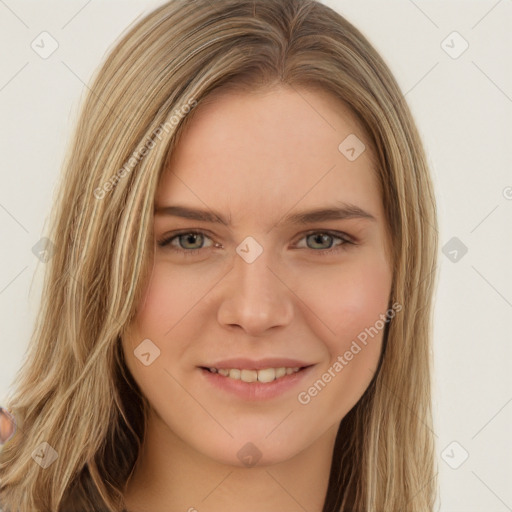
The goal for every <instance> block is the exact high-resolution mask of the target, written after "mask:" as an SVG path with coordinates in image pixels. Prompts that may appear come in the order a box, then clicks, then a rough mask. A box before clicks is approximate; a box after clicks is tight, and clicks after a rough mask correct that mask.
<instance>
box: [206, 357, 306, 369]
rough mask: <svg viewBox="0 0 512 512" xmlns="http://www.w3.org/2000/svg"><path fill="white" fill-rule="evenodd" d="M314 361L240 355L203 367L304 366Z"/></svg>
mask: <svg viewBox="0 0 512 512" xmlns="http://www.w3.org/2000/svg"><path fill="white" fill-rule="evenodd" d="M311 364H312V363H306V362H304V361H299V360H298V359H289V358H280V357H271V358H266V359H258V360H255V359H247V358H243V357H238V358H234V359H224V360H222V361H217V362H215V363H212V364H206V365H204V366H203V368H217V370H222V369H227V370H229V369H231V368H240V369H243V370H264V369H265V368H283V367H284V368H303V367H305V366H311Z"/></svg>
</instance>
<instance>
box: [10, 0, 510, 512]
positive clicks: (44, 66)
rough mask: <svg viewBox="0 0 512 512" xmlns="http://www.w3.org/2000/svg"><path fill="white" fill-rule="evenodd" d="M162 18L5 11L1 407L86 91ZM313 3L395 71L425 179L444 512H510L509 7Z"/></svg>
mask: <svg viewBox="0 0 512 512" xmlns="http://www.w3.org/2000/svg"><path fill="white" fill-rule="evenodd" d="M161 3H162V2H160V1H156V0H122V1H120V0H116V1H105V0H103V1H100V0H89V1H87V0H83V1H76V0H73V1H70V0H61V1H45V2H36V1H35V0H34V1H31V2H29V1H20V0H0V58H1V65H0V113H1V114H0V150H1V155H2V164H1V166H0V183H1V189H0V229H1V235H2V236H1V239H0V244H1V258H2V259H1V265H0V315H1V317H0V328H1V337H0V354H1V355H0V404H2V403H4V402H5V400H6V398H7V396H8V393H9V389H10V388H9V386H10V384H11V382H12V380H13V378H14V377H15V374H16V372H17V370H18V369H19V367H20V365H21V363H22V359H23V356H24V353H25V350H26V348H27V346H28V339H29V336H30V332H31V329H32V326H33V322H34V318H35V314H36V311H37V307H38V303H39V300H40V284H41V277H42V272H43V271H44V263H41V262H40V261H39V260H38V259H37V258H36V257H35V255H34V254H33V253H32V247H33V246H34V245H35V244H36V243H37V241H38V240H39V239H40V238H41V237H43V236H44V235H45V234H46V233H45V229H46V227H47V225H46V219H47V217H48V214H49V211H50V206H51V201H52V197H53V193H54V188H55V185H56V183H57V179H58V176H59V171H60V165H61V163H62V158H63V155H64V151H65V147H66V144H67V141H68V137H69V134H70V131H71V129H72V127H73V126H74V122H75V121H76V116H77V110H78V106H79V104H80V101H81V98H82V97H83V93H84V91H85V90H86V84H88V83H89V80H90V77H91V75H92V73H93V71H94V70H95V69H96V68H97V67H98V65H99V64H100V63H101V62H102V60H103V58H104V55H105V52H106V51H108V50H109V49H111V47H112V45H113V44H114V42H115V41H116V40H117V38H118V36H119V35H120V34H121V33H124V32H125V30H126V28H127V27H128V25H130V24H131V23H132V22H133V21H134V20H135V18H137V17H138V16H140V15H142V14H144V13H147V12H149V11H150V10H151V9H152V8H154V7H156V6H158V5H160V4H161ZM324 3H326V4H328V5H330V6H331V7H333V8H334V9H336V10H338V11H339V12H340V13H341V14H343V15H344V16H346V17H347V19H348V20H349V21H351V22H352V23H354V24H355V25H356V27H358V28H359V29H360V30H361V31H362V32H363V33H364V34H365V35H366V36H367V37H368V39H369V40H370V41H371V42H372V43H373V44H374V46H375V47H376V49H377V50H378V51H379V52H380V54H381V55H382V56H383V58H384V59H385V60H386V62H387V63H388V65H389V66H390V68H391V70H392V71H393V73H394V74H395V76H396V78H397V80H398V82H399V84H400V86H401V88H402V90H403V92H404V94H405V97H406V100H407V102H408V103H409V105H410V107H411V109H412V111H413V114H414V116H415V119H416V122H417V125H418V127H419V130H420V133H421V135H422V138H423V141H424V144H425V147H426V150H427V154H428V158H429V162H430V164H431V168H432V174H433V179H434V182H435V187H436V194H437V199H438V208H439V217H440V233H439V236H440V246H441V247H440V254H439V267H438V275H439V284H438V288H437V291H436V299H435V318H434V335H435V340H434V361H435V374H434V380H435V390H434V393H435V394H434V405H435V422H436V423H435V432H434V433H435V436H436V441H437V445H438V446H437V455H438V467H439V479H440V500H439V506H440V510H441V511H442V512H477V511H481V512H502V511H503V512H505V511H507V510H509V511H512V486H511V485H510V484H511V482H512V439H511V436H510V432H511V431H512V372H511V371H510V369H511V363H512V345H511V343H510V341H511V339H512V336H511V334H512V322H511V319H512V271H511V265H510V263H511V261H512V259H511V255H512V229H511V226H512V172H511V169H512V166H511V164H512V162H511V160H512V158H511V143H512V141H511V134H512V72H511V69H512V67H511V55H512V1H511V0H500V1H496V0H492V1H483V0H479V1H464V2H456V1H453V0H452V1H447V0H444V1H420V0H416V1H414V2H413V1H411V0H394V1H386V2H382V1H381V2H377V1H371V2H369V1H367V0H364V1H362V0H350V1H348V0H347V1H345V0H325V2H324ZM43 31H47V32H49V33H50V34H51V35H52V37H53V38H54V39H55V40H56V41H57V42H58V44H59V47H58V49H57V50H56V51H55V53H53V54H52V55H51V56H50V57H49V58H47V59H43V58H41V57H40V56H39V55H38V54H37V53H36V52H35V51H34V50H33V49H32V48H31V43H32V41H34V40H35V39H36V38H37V37H38V36H39V34H41V32H43ZM454 31H456V32H458V34H459V35H457V34H453V32H454ZM443 41H444V42H443ZM465 41H466V42H467V44H468V45H469V46H468V48H467V49H466V50H465V51H464V52H463V53H462V54H460V55H458V54H459V53H460V52H461V51H462V50H463V49H464V47H465V45H466V43H465ZM449 53H451V55H450V54H449ZM454 237H455V238H456V240H452V239H453V238H454ZM461 244H463V246H465V247H466V248H467V252H466V253H465V254H463V252H464V251H463V250H461V248H462V247H463V246H462V245H461ZM443 249H444V252H443ZM454 250H456V251H457V253H456V258H455V256H454V255H455V253H454V252H453V251H454ZM454 258H455V261H454ZM36 271H37V273H36ZM466 455H467V459H466V460H465V461H464V462H462V461H463V459H464V457H466Z"/></svg>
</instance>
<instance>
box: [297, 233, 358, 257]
mask: <svg viewBox="0 0 512 512" xmlns="http://www.w3.org/2000/svg"><path fill="white" fill-rule="evenodd" d="M333 239H337V240H339V242H338V243H336V244H335V243H334V241H333ZM301 240H306V244H307V247H306V248H308V249H311V250H313V251H315V252H318V253H319V254H322V255H324V254H331V253H334V252H337V251H343V250H346V249H347V244H350V245H355V242H354V241H353V239H351V237H349V236H348V235H347V234H345V233H342V232H339V231H313V232H310V233H307V234H306V235H305V236H304V237H303V238H301ZM296 247H298V248H303V246H301V245H300V244H297V246H296Z"/></svg>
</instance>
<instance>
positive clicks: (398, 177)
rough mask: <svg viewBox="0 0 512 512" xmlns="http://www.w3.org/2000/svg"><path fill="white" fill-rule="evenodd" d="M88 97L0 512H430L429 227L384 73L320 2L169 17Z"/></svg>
mask: <svg viewBox="0 0 512 512" xmlns="http://www.w3.org/2000/svg"><path fill="white" fill-rule="evenodd" d="M91 90H92V92H91V94H90V95H89V96H88V98H87V100H86V102H85V105H84V107H83V111H82V113H81V117H80V120H79V123H78V128H77V131H76V134H75V136H74V139H73V141H72V144H71V146H70V152H69V155H68V157H67V160H66V162H65V173H64V179H63V182H62V185H61V188H60V192H59V196H58V197H57V198H56V208H55V214H54V218H53V224H52V225H53V230H52V233H51V240H52V241H53V243H54V244H55V253H54V256H53V257H52V259H51V260H50V262H49V263H48V265H49V267H48V273H47V276H46V282H45V289H44V300H43V301H42V306H41V311H40V315H39V317H38V322H37V326H36V329H35V332H34V335H33V339H32V344H31V348H32V350H31V353H30V355H29V357H28V359H27V361H26V362H25V364H24V367H23V369H22V371H21V372H20V374H19V376H18V379H17V383H16V393H15V394H14V396H13V397H12V398H11V399H10V401H9V410H11V411H12V412H13V415H14V417H15V418H16V422H17V424H18V425H19V426H20V431H19V432H18V434H17V435H15V436H14V437H13V438H12V439H11V440H10V441H9V442H8V443H6V444H5V445H4V447H3V451H2V452H1V453H0V503H1V504H2V506H3V510H4V512H13V511H18V510H19V511H27V510H34V511H99V510H105V511H107V510H108V511H110V512H113V511H122V510H126V511H128V512H139V511H142V510H148V511H155V512H156V511H160V510H173V511H174V510H199V511H203V510H204V511H210V512H216V511H218V510H223V511H230V510H245V511H253V510H254V511H255V510H269V511H274V510H275V511H277V510H304V509H305V510H310V511H315V512H321V511H322V512H327V511H329V512H331V511H332V512H334V511H384V510H385V511H388V510H389V511H397V510H408V511H409V510H410V511H431V510H432V509H433V504H434V500H435V468H434V444H433V439H432V433H431V430H430V428H429V427H430V425H431V404H430V400H431V397H430V362H429V361H430V351H429V350H430V338H431V333H430V316H431V303H432V297H433V286H434V270H435V266H436V255H437V232H436V226H437V220H436V210H435V201H434V193H433V187H432V184H431V180H430V176H429V171H428V167H427V164H426V160H425V156H424V152H423V148H422V144H421V141H420V139H419V136H418V133H417V130H416V128H415V125H414V122H413V120H412V117H411V114H410V112H409V110H408V108H407V105H406V103H405V101H404V98H403V96H402V95H401V93H400V90H399V88H398V86H397V84H396V81H395V79H394V78H393V76H392V74H391V72H390V70H389V69H388V67H387V66H386V65H385V63H384V62H383V60H382V59H381V57H380V56H379V55H378V54H377V52H376V51H375V49H374V48H373V47H372V46H371V45H370V43H369V42H368V41H367V40H366V39H365V38H364V36H363V35H362V34H361V33H360V32H359V31H358V30H357V29H356V28H354V27H353V26H352V25H351V24H350V23H348V22H347V21H346V20H345V19H344V18H343V17H341V16H340V15H339V14H337V13H336V12H334V11H333V10H331V9H329V8H328V7H326V6H323V5H322V4H320V3H318V2H316V1H309V0H307V1H302V0H286V1H285V0H256V1H253V0H217V1H216V2H209V1H208V0H194V1H186V0H175V1H171V2H168V3H166V4H164V5H162V6H161V7H160V8H158V9H156V10H155V11H153V12H152V13H150V14H149V15H148V16H146V17H145V18H144V19H143V20H141V21H139V22H138V23H137V24H136V25H135V26H134V27H133V28H131V30H130V31H129V32H128V33H127V34H126V35H125V36H124V37H123V38H122V40H121V41H120V42H119V43H118V44H117V46H116V47H115V48H114V50H113V51H112V52H111V54H110V55H109V57H108V58H107V61H106V62H105V63H104V65H103V66H102V68H101V70H100V71H99V73H98V75H97V76H96V78H95V82H94V84H93V86H92V87H91ZM188 244H191V245H192V246H189V245H188Z"/></svg>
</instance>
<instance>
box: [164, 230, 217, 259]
mask: <svg viewBox="0 0 512 512" xmlns="http://www.w3.org/2000/svg"><path fill="white" fill-rule="evenodd" d="M205 239H208V240H210V241H211V239H210V238H209V237H208V236H206V234H205V233H203V232H201V231H185V232H182V233H173V234H171V235H170V236H167V237H165V238H164V239H163V240H158V242H157V243H158V245H159V246H160V247H165V246H168V248H169V249H170V250H171V251H173V252H178V253H181V254H183V255H187V256H188V255H190V254H195V253H197V252H198V251H200V250H201V249H205V248H209V247H212V246H213V245H214V244H213V243H211V244H210V245H208V246H206V247H205V246H204V245H203V244H204V242H205Z"/></svg>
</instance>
